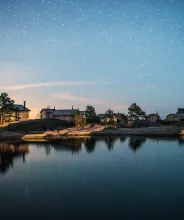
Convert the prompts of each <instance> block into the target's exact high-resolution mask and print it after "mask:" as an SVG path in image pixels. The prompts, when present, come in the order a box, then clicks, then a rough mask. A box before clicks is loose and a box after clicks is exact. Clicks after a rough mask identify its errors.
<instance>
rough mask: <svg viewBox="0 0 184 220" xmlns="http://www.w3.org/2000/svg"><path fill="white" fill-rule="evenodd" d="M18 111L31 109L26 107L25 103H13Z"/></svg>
mask: <svg viewBox="0 0 184 220" xmlns="http://www.w3.org/2000/svg"><path fill="white" fill-rule="evenodd" d="M13 106H14V107H15V108H16V109H17V110H18V111H31V110H30V109H28V108H26V107H24V106H23V105H18V104H14V105H13Z"/></svg>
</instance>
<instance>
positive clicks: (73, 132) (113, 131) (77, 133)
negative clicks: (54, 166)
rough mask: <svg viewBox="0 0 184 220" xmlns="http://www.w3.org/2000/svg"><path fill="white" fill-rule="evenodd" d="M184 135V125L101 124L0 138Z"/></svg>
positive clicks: (7, 134) (7, 133)
mask: <svg viewBox="0 0 184 220" xmlns="http://www.w3.org/2000/svg"><path fill="white" fill-rule="evenodd" d="M183 135H184V126H183V127H179V126H159V127H144V128H114V127H106V126H102V125H94V126H86V127H84V128H67V129H62V130H54V131H40V132H39V131H33V132H28V133H26V134H25V133H23V132H16V131H13V132H11V131H6V130H4V131H1V132H0V140H23V141H33V140H34V141H48V140H57V139H63V138H77V137H87V136H92V137H93V136H94V137H95V136H119V137H121V136H143V137H179V136H183Z"/></svg>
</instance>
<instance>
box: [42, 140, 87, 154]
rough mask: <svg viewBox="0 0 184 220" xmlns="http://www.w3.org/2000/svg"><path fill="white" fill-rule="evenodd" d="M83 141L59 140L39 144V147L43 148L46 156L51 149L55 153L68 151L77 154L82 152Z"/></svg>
mask: <svg viewBox="0 0 184 220" xmlns="http://www.w3.org/2000/svg"><path fill="white" fill-rule="evenodd" d="M83 143H84V139H81V138H76V139H75V138H71V139H61V140H56V141H52V142H45V143H41V144H40V147H42V146H43V147H44V148H45V151H46V154H47V155H49V154H50V151H51V149H52V148H54V149H55V150H56V151H70V152H72V153H77V152H80V151H81V150H82V144H83Z"/></svg>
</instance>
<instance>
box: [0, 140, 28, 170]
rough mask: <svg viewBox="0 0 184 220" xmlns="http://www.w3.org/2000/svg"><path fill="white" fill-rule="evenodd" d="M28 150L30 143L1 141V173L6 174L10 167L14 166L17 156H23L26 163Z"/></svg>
mask: <svg viewBox="0 0 184 220" xmlns="http://www.w3.org/2000/svg"><path fill="white" fill-rule="evenodd" d="M28 152H29V144H28V143H17V142H13V143H12V142H6V143H4V142H0V173H3V174H5V173H6V172H7V171H8V170H9V168H10V167H13V165H14V160H15V159H16V158H20V157H22V160H23V163H24V162H25V154H27V153H28Z"/></svg>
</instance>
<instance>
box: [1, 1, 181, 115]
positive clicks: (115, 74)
mask: <svg viewBox="0 0 184 220" xmlns="http://www.w3.org/2000/svg"><path fill="white" fill-rule="evenodd" d="M0 92H8V94H9V95H10V96H11V98H13V99H14V100H15V102H16V103H17V104H22V103H23V100H26V101H27V107H28V108H30V109H31V110H32V117H33V116H34V115H35V114H36V113H38V111H39V110H40V109H41V108H43V107H46V106H47V105H50V106H51V107H53V106H54V105H55V106H56V108H71V106H72V105H74V107H76V108H80V109H81V110H84V109H85V106H86V105H87V104H92V105H94V106H95V107H96V110H97V112H98V113H103V112H104V111H105V110H107V109H108V108H109V107H110V108H112V109H113V110H114V111H120V112H124V113H126V112H127V108H128V106H129V105H130V104H131V103H133V102H136V103H137V104H139V105H141V107H142V108H143V110H145V111H146V113H156V111H158V112H159V114H160V115H161V116H165V115H166V114H168V113H175V112H176V110H177V108H178V107H184V98H183V93H184V0H116V1H113V0H63V1H59V0H49V1H48V0H0Z"/></svg>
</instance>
